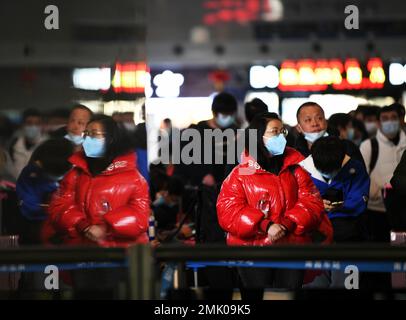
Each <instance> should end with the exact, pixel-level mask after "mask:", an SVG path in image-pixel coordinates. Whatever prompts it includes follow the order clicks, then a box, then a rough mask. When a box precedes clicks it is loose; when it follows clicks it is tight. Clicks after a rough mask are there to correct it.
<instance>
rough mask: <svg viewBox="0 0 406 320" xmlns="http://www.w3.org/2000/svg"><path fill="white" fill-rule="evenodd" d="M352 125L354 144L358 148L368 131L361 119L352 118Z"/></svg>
mask: <svg viewBox="0 0 406 320" xmlns="http://www.w3.org/2000/svg"><path fill="white" fill-rule="evenodd" d="M351 122H352V127H353V128H354V139H353V142H354V144H355V145H356V146H357V147H358V148H359V147H360V145H361V143H362V142H364V141H365V140H366V139H368V137H369V136H368V132H367V130H366V128H365V125H364V123H363V122H362V121H360V120H358V119H355V118H352V120H351Z"/></svg>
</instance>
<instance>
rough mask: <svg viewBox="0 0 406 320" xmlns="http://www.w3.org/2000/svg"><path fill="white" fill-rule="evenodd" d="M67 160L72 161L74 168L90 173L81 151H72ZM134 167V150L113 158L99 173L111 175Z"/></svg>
mask: <svg viewBox="0 0 406 320" xmlns="http://www.w3.org/2000/svg"><path fill="white" fill-rule="evenodd" d="M69 162H70V163H72V164H73V165H74V166H75V167H76V168H79V169H81V170H83V171H84V172H86V173H87V174H89V175H90V172H89V167H88V165H87V162H86V157H85V154H84V152H83V151H79V152H76V153H74V154H73V155H72V156H71V157H70V158H69ZM134 169H136V155H135V152H130V153H127V154H124V155H121V156H118V157H117V158H115V159H114V160H113V162H112V163H111V164H110V165H109V166H108V167H107V169H106V170H104V171H103V172H102V173H101V175H113V174H116V173H120V172H126V171H131V170H134Z"/></svg>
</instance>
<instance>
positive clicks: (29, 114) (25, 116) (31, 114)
mask: <svg viewBox="0 0 406 320" xmlns="http://www.w3.org/2000/svg"><path fill="white" fill-rule="evenodd" d="M29 117H38V118H41V119H42V114H41V113H40V112H39V111H38V110H37V109H26V110H24V112H23V115H22V120H23V122H25V121H26V120H27V119H28V118H29Z"/></svg>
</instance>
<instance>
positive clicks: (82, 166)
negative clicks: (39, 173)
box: [49, 152, 150, 246]
mask: <svg viewBox="0 0 406 320" xmlns="http://www.w3.org/2000/svg"><path fill="white" fill-rule="evenodd" d="M135 161H136V158H135V154H134V153H130V154H127V155H123V156H120V157H117V158H116V159H115V160H114V161H113V163H112V164H111V165H110V166H109V167H108V168H107V169H106V170H105V171H103V172H102V173H101V174H99V175H97V176H95V177H92V175H91V174H90V172H89V170H88V166H87V163H86V160H85V157H84V155H83V152H79V153H75V154H74V155H73V156H72V157H71V158H70V162H71V163H72V164H73V165H74V168H73V169H72V170H71V171H70V172H69V173H68V174H67V175H66V176H65V178H64V179H63V180H62V182H61V185H60V188H59V190H58V191H56V192H55V194H54V196H53V198H52V200H51V203H50V207H49V214H50V221H51V223H52V224H53V226H54V227H55V228H56V229H57V230H58V232H61V233H62V234H63V235H64V242H65V243H67V244H94V242H91V241H90V240H88V239H87V238H85V237H84V233H83V231H84V230H85V229H86V228H87V227H88V226H90V225H103V226H105V227H106V228H107V237H106V239H105V240H103V241H101V242H99V243H98V244H99V245H101V246H126V245H129V244H131V243H146V242H148V236H147V230H148V218H149V215H150V200H149V193H148V185H147V183H146V181H145V180H144V178H143V177H142V176H141V174H140V173H139V172H138V170H137V169H136V167H135Z"/></svg>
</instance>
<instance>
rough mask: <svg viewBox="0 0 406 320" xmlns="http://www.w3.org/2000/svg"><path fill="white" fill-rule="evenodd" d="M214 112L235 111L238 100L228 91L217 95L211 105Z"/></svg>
mask: <svg viewBox="0 0 406 320" xmlns="http://www.w3.org/2000/svg"><path fill="white" fill-rule="evenodd" d="M211 110H212V111H213V113H234V112H236V111H237V100H236V99H235V98H234V96H233V95H231V94H229V93H227V92H221V93H219V94H218V95H216V96H215V97H214V99H213V103H212V105H211Z"/></svg>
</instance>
